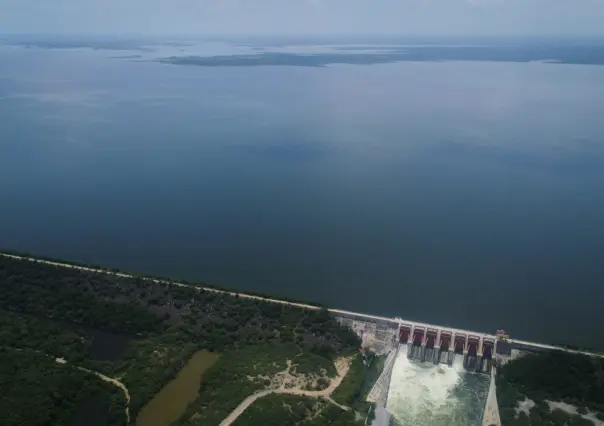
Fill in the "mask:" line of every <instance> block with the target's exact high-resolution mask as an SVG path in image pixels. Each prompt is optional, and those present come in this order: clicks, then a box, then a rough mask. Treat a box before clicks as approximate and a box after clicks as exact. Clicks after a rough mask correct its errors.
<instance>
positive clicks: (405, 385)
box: [387, 345, 489, 426]
mask: <svg viewBox="0 0 604 426" xmlns="http://www.w3.org/2000/svg"><path fill="white" fill-rule="evenodd" d="M488 388H489V376H488V375H486V374H474V373H468V372H466V371H465V370H464V368H463V357H462V356H461V355H458V356H456V357H455V360H454V362H453V366H452V367H449V366H447V365H446V364H440V365H434V364H432V363H430V362H424V363H421V362H418V361H415V360H409V359H407V348H406V345H403V346H401V348H400V350H399V353H398V356H397V359H396V360H395V364H394V367H393V370H392V378H391V381H390V390H389V393H388V403H387V408H388V411H390V413H392V415H393V416H394V417H395V419H396V420H397V421H398V423H399V424H400V425H401V426H477V425H478V424H479V422H480V420H481V416H482V410H483V408H484V404H485V402H486V398H487V393H488Z"/></svg>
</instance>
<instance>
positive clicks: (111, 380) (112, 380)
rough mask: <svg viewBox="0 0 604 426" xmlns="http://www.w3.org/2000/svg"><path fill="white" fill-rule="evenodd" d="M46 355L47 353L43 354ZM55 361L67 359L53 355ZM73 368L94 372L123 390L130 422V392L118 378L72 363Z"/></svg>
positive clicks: (60, 361)
mask: <svg viewBox="0 0 604 426" xmlns="http://www.w3.org/2000/svg"><path fill="white" fill-rule="evenodd" d="M45 355H47V354H45ZM48 356H51V355H48ZM55 361H56V362H57V363H58V364H67V360H65V358H57V357H55ZM74 367H75V368H77V369H78V370H81V371H85V372H87V373H90V374H94V375H95V376H97V377H98V378H100V379H101V380H103V381H105V382H108V383H111V384H112V385H114V386H117V387H118V388H120V389H121V390H122V391H123V392H124V396H125V397H126V409H125V411H126V419H127V420H128V423H127V424H130V392H128V388H127V387H126V386H125V385H124V384H123V383H122V382H120V381H119V380H117V379H113V378H111V377H109V376H105V375H104V374H103V373H99V372H98V371H93V370H89V369H87V368H84V367H79V366H77V365H74Z"/></svg>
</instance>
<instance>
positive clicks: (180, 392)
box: [136, 351, 220, 426]
mask: <svg viewBox="0 0 604 426" xmlns="http://www.w3.org/2000/svg"><path fill="white" fill-rule="evenodd" d="M219 356H220V355H219V354H216V353H212V352H206V351H198V352H196V353H195V354H194V355H193V356H192V357H191V359H190V360H189V362H188V363H187V364H186V365H185V366H184V367H183V368H182V369H181V370H180V371H179V372H178V374H177V375H176V377H175V378H174V379H173V380H171V381H170V382H169V383H168V384H167V385H166V386H164V387H163V388H162V390H160V391H159V392H158V393H157V395H155V396H154V397H153V399H152V400H151V401H149V403H148V404H147V405H145V406H144V407H143V409H142V410H141V412H140V414H139V415H138V417H137V419H136V426H168V425H170V424H171V423H172V422H174V421H176V420H178V419H179V418H180V416H182V415H183V414H184V412H185V410H186V408H187V405H188V404H189V403H191V402H193V401H194V400H195V398H197V396H198V394H199V385H200V383H201V381H202V375H203V373H204V372H205V371H206V370H207V369H208V368H209V367H210V366H212V364H214V363H215V362H216V360H218V358H219Z"/></svg>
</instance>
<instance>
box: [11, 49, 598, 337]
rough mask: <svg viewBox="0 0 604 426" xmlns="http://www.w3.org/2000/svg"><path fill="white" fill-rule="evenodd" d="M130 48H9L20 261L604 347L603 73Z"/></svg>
mask: <svg viewBox="0 0 604 426" xmlns="http://www.w3.org/2000/svg"><path fill="white" fill-rule="evenodd" d="M267 48H268V47H267ZM132 49H133V51H130V50H127V49H126V50H110V49H106V48H105V49H103V48H99V49H92V48H86V47H80V48H69V49H67V48H51V47H48V46H46V47H31V46H30V47H24V46H22V45H15V44H11V43H9V42H8V41H5V43H4V44H2V45H0V147H1V154H0V200H1V208H0V247H3V248H7V249H13V250H21V251H28V252H33V253H38V254H41V255H46V256H54V257H59V258H67V259H74V260H79V261H83V262H90V263H95V264H103V265H106V266H112V267H119V268H122V269H125V270H132V271H141V272H147V273H152V274H158V275H166V276H175V277H183V278H187V279H194V280H200V281H205V282H208V283H212V284H216V285H221V286H227V287H231V288H234V289H239V290H248V291H254V292H262V293H270V294H274V295H277V296H279V295H281V296H287V297H290V298H297V299H302V300H310V301H316V302H322V303H326V304H329V305H330V306H332V307H335V308H342V309H348V310H354V311H359V312H367V313H374V314H380V315H388V316H400V317H402V318H407V319H410V320H418V321H424V322H429V323H434V324H442V325H449V326H453V327H458V328H466V329H471V330H479V331H484V332H490V333H493V332H494V331H495V330H496V329H499V328H505V329H506V330H508V331H509V332H510V334H511V335H512V337H517V338H525V339H532V340H536V341H542V342H547V343H572V344H577V345H582V346H588V347H597V346H598V343H597V342H604V329H603V328H602V327H600V324H602V322H603V321H604V310H602V309H601V302H602V300H604V287H603V286H602V285H601V284H602V282H603V281H604V263H603V262H602V253H604V226H602V225H603V218H604V138H603V135H604V121H603V120H602V119H601V117H604V85H602V81H604V66H600V65H581V64H568V63H567V64H554V63H539V62H519V61H511V60H510V61H487V60H481V61H473V60H451V61H421V60H418V61H406V62H392V63H375V64H357V65H351V64H344V63H339V64H328V65H326V66H277V65H267V66H253V67H252V66H230V67H221V66H183V65H175V64H171V63H170V64H169V63H159V62H157V61H156V59H157V58H160V57H166V56H170V55H173V54H174V51H173V50H174V48H173V47H170V46H168V45H161V43H159V42H157V43H155V44H154V45H153V46H147V48H146V50H142V49H140V50H136V49H135V48H132ZM171 49H172V50H171ZM180 49H182V50H183V51H184V53H187V54H193V53H194V54H196V55H217V54H222V55H226V54H231V53H233V52H240V51H245V49H246V48H245V47H242V46H241V45H236V44H233V43H226V42H216V41H213V42H205V41H197V42H194V43H193V42H191V43H190V44H189V45H187V46H183V47H179V48H178V49H177V50H180ZM137 55H138V56H137ZM548 59H551V58H548ZM601 345H602V343H600V346H601ZM600 349H603V348H602V347H600Z"/></svg>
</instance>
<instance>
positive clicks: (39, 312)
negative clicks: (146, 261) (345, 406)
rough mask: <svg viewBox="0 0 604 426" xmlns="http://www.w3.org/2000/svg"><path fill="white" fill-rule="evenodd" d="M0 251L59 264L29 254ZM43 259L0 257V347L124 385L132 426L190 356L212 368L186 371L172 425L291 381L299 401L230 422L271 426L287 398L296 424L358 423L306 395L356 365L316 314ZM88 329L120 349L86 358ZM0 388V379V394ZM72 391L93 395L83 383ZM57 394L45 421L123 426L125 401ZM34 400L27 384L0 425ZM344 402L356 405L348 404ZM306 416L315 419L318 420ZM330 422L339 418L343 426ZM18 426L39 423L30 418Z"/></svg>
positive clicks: (349, 338)
mask: <svg viewBox="0 0 604 426" xmlns="http://www.w3.org/2000/svg"><path fill="white" fill-rule="evenodd" d="M7 254H9V255H12V256H25V257H28V258H30V257H31V258H34V259H37V260H42V261H43V262H47V261H51V262H57V261H58V262H61V263H65V262H64V261H62V260H57V259H48V258H42V257H40V256H35V255H33V256H32V255H31V254H24V253H19V254H17V253H16V252H10V253H7ZM43 262H36V261H31V260H26V259H17V258H14V257H8V256H0V319H1V320H2V321H1V322H0V345H4V346H11V347H14V348H18V349H19V348H20V349H24V350H28V351H40V352H48V353H53V354H56V356H60V357H62V358H64V359H65V361H66V365H69V366H71V363H75V364H74V365H77V366H78V367H80V366H81V367H82V368H84V369H87V370H90V371H96V372H99V373H100V374H102V375H104V376H106V377H108V378H110V379H115V380H116V381H119V382H120V383H123V385H124V386H125V388H126V389H127V392H128V394H129V397H130V400H129V403H128V405H127V409H128V410H129V411H128V412H129V413H130V423H129V424H130V425H134V424H136V425H137V426H147V424H146V423H145V422H143V420H144V417H141V419H142V420H140V421H138V420H137V419H139V414H140V413H141V412H142V410H143V408H144V407H145V406H147V404H150V401H152V400H153V398H154V397H156V396H157V397H159V395H161V390H162V389H164V388H165V386H167V385H169V384H170V383H172V382H173V381H176V382H177V380H176V379H175V378H177V377H178V373H179V371H181V370H182V369H183V368H185V366H187V365H188V364H189V363H190V362H192V360H193V359H194V354H196V353H199V351H204V352H205V353H212V354H215V355H213V356H215V357H216V358H217V360H216V362H214V363H213V364H212V365H211V366H208V367H209V368H208V369H207V370H205V371H201V370H198V371H197V372H196V373H195V374H196V375H198V377H196V378H195V380H197V381H198V382H197V383H201V384H200V385H198V393H197V395H193V396H191V398H192V400H191V402H190V403H189V404H188V406H187V407H182V406H181V407H180V408H179V410H180V411H182V412H180V413H178V412H176V413H173V416H174V417H173V418H177V421H176V422H173V424H175V425H185V424H190V425H208V426H216V425H218V424H219V423H220V422H222V421H223V420H224V419H225V418H226V417H227V416H228V415H229V414H230V412H231V411H232V410H234V409H235V408H236V407H237V406H238V405H239V404H240V403H241V402H242V401H243V400H244V399H245V398H247V397H248V396H250V395H251V394H253V393H254V392H258V391H262V390H265V389H266V390H270V389H274V388H275V386H277V387H278V386H289V384H288V383H290V382H291V383H292V386H294V387H295V389H297V388H300V389H301V390H303V391H304V392H306V393H305V394H304V395H298V396H296V395H285V394H284V395H273V396H271V398H269V399H266V402H265V400H264V399H261V400H259V401H258V402H259V403H260V404H261V407H263V408H262V410H257V409H256V408H255V407H254V405H252V406H251V407H250V411H249V412H247V410H246V414H245V416H244V417H241V418H239V419H237V422H236V423H234V424H236V425H239V424H242V425H268V424H272V423H271V421H273V420H274V419H275V418H276V414H275V412H276V411H279V404H274V402H275V401H276V400H275V398H278V399H279V398H281V400H282V401H285V400H291V397H292V396H295V398H297V399H296V401H297V402H296V404H298V405H299V407H298V405H296V407H298V408H299V410H298V408H296V409H295V410H293V411H295V412H296V413H297V414H296V415H297V416H302V417H301V420H300V423H299V424H300V425H309V426H310V425H333V426H336V425H356V424H358V425H362V424H363V423H364V421H365V417H364V416H366V414H367V412H368V411H370V410H365V408H367V406H366V405H363V404H358V407H359V411H357V406H355V405H354V404H351V406H352V408H353V409H352V410H348V411H346V410H345V411H342V408H339V407H338V405H334V404H335V401H334V402H329V398H327V399H325V398H319V397H314V396H312V395H319V394H320V391H321V390H322V389H327V388H329V386H330V383H331V382H332V380H335V378H336V369H335V366H334V363H336V362H338V361H337V360H340V359H342V358H343V357H353V358H351V359H353V366H354V365H358V362H359V361H354V359H355V357H356V358H358V357H360V356H361V355H359V354H358V349H359V347H360V343H361V342H360V339H359V338H358V337H357V336H356V334H355V333H354V332H353V331H352V330H350V329H347V328H345V327H343V326H341V325H340V324H339V323H338V322H337V321H336V319H335V318H334V317H333V316H332V315H330V314H329V312H328V311H327V310H326V309H325V308H321V307H319V306H316V305H315V306H316V309H308V308H301V307H299V306H295V305H290V304H278V303H271V302H269V301H266V300H263V299H254V298H245V297H238V296H237V295H232V294H227V293H220V292H216V291H212V290H211V289H208V290H206V289H204V288H202V287H201V286H199V285H195V286H192V287H188V286H178V285H174V284H171V283H170V282H164V281H159V280H150V279H142V278H141V277H140V276H125V275H115V274H105V273H102V274H101V273H97V272H93V271H89V270H83V269H79V267H86V268H90V267H92V265H83V264H82V263H78V262H66V263H69V264H70V265H73V266H77V267H68V266H57V265H51V264H48V263H43ZM100 269H103V270H109V269H108V268H100ZM305 305H308V304H306V303H305ZM70 324H75V325H77V327H71V326H70ZM82 326H85V327H82ZM90 330H102V331H109V332H112V333H119V334H120V336H122V338H123V336H124V335H127V336H129V337H130V340H129V341H128V343H127V347H126V349H125V350H124V351H123V353H122V354H121V355H120V356H117V357H113V358H112V359H103V358H102V357H98V356H95V352H94V351H93V350H92V348H93V343H94V336H93V333H91V332H90ZM120 344H123V341H122V342H120ZM354 354H357V355H354ZM22 362H23V364H22V366H21V367H22V368H23V369H25V370H26V371H32V370H31V369H32V368H33V367H32V366H31V365H30V364H29V362H31V359H30V358H27V357H25V358H23V359H22ZM13 363H17V364H18V363H19V359H17V358H11V360H10V365H12V364H13ZM361 365H362V363H361ZM61 367H65V366H61ZM351 370H352V369H351ZM52 371H54V369H53V370H52ZM57 371H58V370H57ZM65 371H66V372H68V371H71V368H70V369H66V370H65ZM285 371H287V374H285V373H284V372H285ZM53 374H54V373H53ZM355 374H356V375H361V376H363V375H370V376H371V377H373V376H375V377H377V376H378V375H379V373H377V375H376V374H375V372H373V371H371V369H370V368H369V367H368V368H361V369H358V368H356V367H355ZM55 375H56V374H55ZM55 375H53V376H52V377H53V380H55V379H54V377H55ZM46 376H47V374H46V370H44V371H39V372H37V371H36V372H35V373H34V374H33V376H32V377H34V378H35V380H34V381H41V382H43V381H45V380H46ZM351 377H352V376H351ZM67 379H69V376H68V377H67V378H66V379H65V380H67ZM343 379H344V380H343V386H344V384H345V383H348V382H350V378H349V377H348V375H347V376H346V377H344V378H343ZM5 380H6V379H5V378H1V381H2V383H0V386H2V387H3V389H4V387H5V386H6V384H5V383H4V381H5ZM56 380H59V379H56ZM56 380H55V381H56ZM69 380H71V379H69ZM86 380H88V381H90V380H91V379H86ZM59 382H60V380H59ZM52 383H54V381H53V382H52ZM86 383H87V382H86ZM362 384H363V380H360V379H358V378H357V379H355V380H354V381H353V382H352V383H349V384H347V385H346V387H347V388H351V390H349V391H348V393H352V394H356V395H359V394H360V393H361V392H362V390H361V389H360V388H359V389H356V388H355V386H356V387H360V386H361V385H362ZM12 386H17V384H15V383H12ZM82 386H89V387H90V389H92V390H93V389H96V388H95V387H94V386H93V385H91V384H90V385H86V384H84V385H82ZM95 386H96V385H95ZM172 386H175V385H174V384H172ZM188 386H189V387H190V384H188ZM64 387H65V386H56V387H55V388H56V389H55V388H53V389H54V390H53V392H54V393H52V395H53V397H54V398H58V399H60V400H61V401H62V403H61V404H60V405H59V406H58V407H57V408H56V410H58V411H57V412H56V413H55V412H54V411H53V408H49V410H48V413H46V417H47V418H53V419H54V418H61V419H62V420H61V421H62V422H63V423H64V424H66V425H68V426H72V425H73V426H76V425H78V424H82V423H81V421H82V415H83V413H85V412H94V413H99V414H98V415H95V418H97V420H98V421H97V423H94V422H93V423H90V425H91V426H97V424H98V425H99V426H101V425H108V426H123V425H124V424H126V423H127V420H126V418H125V415H124V410H123V404H122V407H121V408H122V410H121V411H119V412H115V410H114V409H112V408H111V407H114V406H115V403H114V402H112V401H113V400H114V399H115V397H114V396H111V395H113V394H107V393H106V392H105V393H99V392H96V393H95V392H93V391H92V390H91V392H89V393H86V392H83V393H82V395H84V396H86V398H81V396H82V395H78V394H74V393H70V392H67V391H66V392H63V391H62V389H63V388H64ZM189 390H190V389H189ZM183 392H184V391H183ZM313 392H314V393H313ZM308 395H310V396H308ZM44 398H46V394H40V392H38V391H36V390H34V389H31V386H25V387H24V388H23V389H22V390H21V391H20V392H15V393H14V394H13V398H12V399H11V401H10V404H11V405H10V410H9V411H6V410H4V409H3V410H0V412H2V413H3V414H0V424H2V425H8V426H12V425H15V426H16V425H21V424H25V423H23V422H22V419H20V418H18V417H15V416H16V415H11V416H12V417H11V416H9V417H5V416H6V415H5V414H4V413H5V412H10V413H21V412H23V411H24V410H25V411H27V410H28V408H27V407H29V406H30V404H36V401H38V400H39V402H40V403H41V404H43V403H44ZM291 401H293V400H291ZM349 401H352V402H355V403H356V401H355V400H353V399H351V400H349ZM122 402H123V401H122ZM265 405H266V406H265ZM281 405H282V404H281ZM49 407H52V404H50V405H49ZM271 407H272V408H271ZM304 407H306V408H304ZM334 407H335V408H334ZM363 410H364V411H365V412H363ZM120 413H121V416H120ZM250 413H251V414H253V416H252V415H251V414H250ZM57 416H59V417H57ZM307 417H308V418H307ZM267 419H273V420H267ZM296 419H298V417H296ZM313 419H322V423H316V421H315V420H313ZM337 419H347V420H346V421H345V422H344V423H342V421H341V420H337ZM296 421H297V420H296ZM78 422H80V423H78ZM26 424H28V425H33V426H36V425H42V424H45V423H44V421H43V419H41V418H39V419H34V420H31V421H28V422H26ZM149 426H151V425H149ZM166 426H168V424H166Z"/></svg>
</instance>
